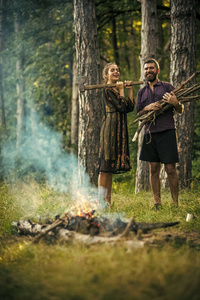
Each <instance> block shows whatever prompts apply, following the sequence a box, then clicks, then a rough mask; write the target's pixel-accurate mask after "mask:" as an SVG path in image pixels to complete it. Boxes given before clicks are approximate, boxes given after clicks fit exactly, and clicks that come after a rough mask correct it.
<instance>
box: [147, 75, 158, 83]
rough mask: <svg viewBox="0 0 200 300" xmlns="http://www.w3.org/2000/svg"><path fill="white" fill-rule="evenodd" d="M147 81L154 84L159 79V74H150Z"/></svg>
mask: <svg viewBox="0 0 200 300" xmlns="http://www.w3.org/2000/svg"><path fill="white" fill-rule="evenodd" d="M145 78H146V80H147V81H149V82H153V81H155V80H156V78H157V73H153V74H152V73H149V74H147V75H146V76H145Z"/></svg>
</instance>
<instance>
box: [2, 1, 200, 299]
mask: <svg viewBox="0 0 200 300" xmlns="http://www.w3.org/2000/svg"><path fill="white" fill-rule="evenodd" d="M74 2H75V1H74ZM80 2H81V1H79V3H80ZM89 2H90V3H92V1H88V3H89ZM94 2H95V10H96V21H97V36H98V41H99V50H100V69H101V70H102V68H103V66H104V65H105V64H106V63H107V62H110V61H115V62H116V63H118V64H119V65H120V67H121V79H122V80H128V79H130V80H139V79H140V75H141V74H140V53H141V25H142V24H141V3H140V1H136V0H120V1H118V0H115V1H111V0H95V1H94ZM148 2H151V1H148ZM179 3H180V2H179ZM0 4H1V6H0V8H1V9H0V53H1V59H0V104H1V107H0V113H1V115H0V122H1V126H0V130H1V132H0V139H1V144H0V145H1V146H0V147H1V148H0V150H1V151H0V153H1V156H0V163H1V169H0V175H1V178H0V179H1V184H0V297H1V298H2V299H6V300H7V299H9V300H10V299H15V300H17V299H34V300H35V299H42V300H45V299H48V300H49V299H54V300H55V299H59V300H60V299H73V300H74V299H92V300H93V299H100V300H102V299H104V300H106V299H108V300H110V299H119V300H121V299H127V300H128V299H130V300H131V299H133V298H134V299H136V300H137V299H138V300H141V299H142V300H145V299H170V300H177V299H178V300H179V299H181V300H184V299H186V300H187V299H194V300H196V299H199V295H200V286H199V276H200V271H199V270H200V268H199V266H200V255H199V249H200V242H199V241H200V237H199V228H200V218H199V213H200V209H199V207H200V206H199V203H200V198H199V194H200V193H199V189H200V186H199V179H200V172H199V163H200V155H199V154H200V118H199V117H200V101H197V102H196V107H195V122H194V124H195V128H194V142H193V148H192V181H191V184H190V186H189V187H188V188H186V189H181V193H180V207H179V209H178V210H177V209H173V208H172V207H171V205H170V203H171V196H170V193H169V191H166V190H165V191H162V197H163V200H164V201H163V210H162V211H156V212H155V211H153V210H152V203H153V197H152V193H151V191H145V192H141V193H139V194H138V195H135V193H134V186H135V178H136V164H137V143H133V142H132V141H131V139H132V136H133V135H134V133H135V131H136V129H137V126H138V124H135V125H134V124H133V120H134V119H135V117H136V114H135V112H132V113H130V114H129V115H128V122H129V124H128V127H129V137H130V153H131V162H132V166H133V168H132V170H131V172H129V173H126V174H125V175H120V176H117V175H116V176H115V177H114V183H113V195H112V197H113V198H112V199H113V203H112V207H111V211H110V212H109V213H108V214H107V215H108V216H109V217H113V218H115V217H116V216H117V217H119V216H120V217H126V218H130V217H132V216H133V215H134V216H135V219H136V221H139V222H140V221H142V222H151V223H152V222H172V221H180V224H179V226H177V227H173V228H170V229H171V230H170V229H163V230H160V231H159V230H157V231H156V233H154V235H153V234H152V235H151V236H152V237H153V240H154V238H155V240H154V242H152V243H150V245H148V246H147V247H144V248H139V249H135V248H131V247H127V246H125V244H124V242H123V241H122V242H121V241H120V242H119V243H118V244H117V245H115V246H112V245H110V244H107V245H99V244H97V245H94V246H93V245H92V246H89V245H87V246H85V245H82V244H73V243H71V242H70V243H67V244H62V242H61V243H56V244H53V245H52V244H51V243H50V242H49V244H46V243H39V244H38V245H34V244H33V243H32V238H31V237H22V236H19V235H18V234H17V231H16V230H15V229H14V228H13V226H12V222H13V221H17V220H19V219H24V218H29V219H30V220H31V221H33V222H35V221H37V222H38V221H39V222H44V221H45V220H46V218H47V217H48V218H54V217H55V215H57V214H60V215H62V214H63V213H64V212H66V209H69V208H70V206H71V205H73V204H74V202H73V197H71V194H73V196H75V199H79V197H80V194H81V193H82V195H81V196H83V195H84V192H85V190H81V189H79V185H78V181H77V176H75V177H74V176H73V174H74V173H75V174H76V175H77V171H78V172H79V173H78V174H79V175H80V174H81V172H80V171H81V169H79V170H77V167H78V165H77V156H78V136H77V135H75V137H76V139H74V138H72V136H73V135H72V131H73V129H74V125H73V126H72V125H71V124H72V115H73V114H72V101H73V97H74V92H73V89H74V85H75V86H76V82H75V81H76V80H75V79H76V78H77V77H78V75H85V74H76V70H75V66H76V63H74V59H75V34H74V24H73V23H74V7H73V1H72V0H57V1H53V0H34V1H32V0H20V1H15V0H6V1H3V0H1V2H0ZM199 8H200V5H199V1H196V70H199V69H200V45H199V44H200V37H199V35H200V30H199V29H200V22H199V19H200V14H199ZM157 15H158V24H159V47H158V57H157V59H158V60H159V63H160V67H161V73H160V76H159V78H160V79H161V80H165V81H169V72H170V16H169V15H170V1H167V0H163V1H161V0H158V1H157ZM86 67H87V66H86ZM101 70H100V71H101ZM189 71H190V70H188V75H189V73H190V72H189ZM186 75H187V74H186ZM197 80H198V81H199V78H197ZM75 88H76V90H78V86H76V87H75ZM138 89H139V86H138V87H134V96H135V98H136V93H137V90H138ZM76 97H77V96H76ZM101 100H102V99H101V97H100V98H99V101H101ZM91 101H92V100H91ZM101 116H102V112H101V110H99V117H101ZM185 126H187V124H185ZM189 138H190V137H189ZM83 174H84V176H86V174H85V173H84V169H83ZM84 180H85V181H86V182H89V178H88V177H87V176H86V178H84ZM196 183H197V184H196ZM85 188H86V195H88V194H87V187H86V186H85ZM89 189H90V190H91V186H90V185H89ZM68 192H70V196H69V194H68ZM94 192H95V193H96V189H95V190H94ZM100 213H101V211H100ZM105 213H107V211H106V212H105ZM187 213H192V214H194V215H195V216H196V217H197V218H196V219H193V220H192V221H191V222H186V215H187ZM107 215H106V216H107ZM139 238H142V241H143V240H146V237H145V236H144V235H143V236H142V237H139ZM150 238H151V237H150ZM135 239H136V243H137V242H138V240H137V237H135ZM147 239H148V237H147ZM139 242H140V241H139Z"/></svg>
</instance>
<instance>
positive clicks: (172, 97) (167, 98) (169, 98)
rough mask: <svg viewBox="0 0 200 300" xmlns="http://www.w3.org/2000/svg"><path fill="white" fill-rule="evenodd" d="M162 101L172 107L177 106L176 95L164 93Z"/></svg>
mask: <svg viewBox="0 0 200 300" xmlns="http://www.w3.org/2000/svg"><path fill="white" fill-rule="evenodd" d="M163 99H164V101H165V102H167V103H169V104H171V105H173V106H177V105H178V104H179V101H178V99H177V98H176V95H175V94H174V93H173V92H171V93H165V94H164V96H163Z"/></svg>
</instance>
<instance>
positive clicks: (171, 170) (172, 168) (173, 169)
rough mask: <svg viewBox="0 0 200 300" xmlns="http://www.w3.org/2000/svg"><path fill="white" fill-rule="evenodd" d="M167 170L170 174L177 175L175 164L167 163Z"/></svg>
mask: <svg viewBox="0 0 200 300" xmlns="http://www.w3.org/2000/svg"><path fill="white" fill-rule="evenodd" d="M165 171H166V173H167V175H168V176H176V175H177V172H176V166H175V164H166V165H165Z"/></svg>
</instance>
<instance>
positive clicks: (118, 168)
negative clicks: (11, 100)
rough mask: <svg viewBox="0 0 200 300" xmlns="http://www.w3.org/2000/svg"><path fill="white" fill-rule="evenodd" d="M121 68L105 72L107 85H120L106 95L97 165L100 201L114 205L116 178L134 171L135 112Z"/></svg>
mask: <svg viewBox="0 0 200 300" xmlns="http://www.w3.org/2000/svg"><path fill="white" fill-rule="evenodd" d="M119 77H120V71H119V67H118V66H117V65H116V64H115V63H109V64H107V65H106V66H105V68H104V70H103V78H104V82H105V83H108V84H113V83H115V84H116V88H113V87H106V88H104V91H103V108H104V118H103V123H102V127H101V133H100V149H99V159H98V164H97V172H98V173H99V181H98V186H99V198H100V200H102V199H103V200H105V201H106V202H108V203H109V205H110V204H111V187H112V174H119V173H123V172H127V171H130V169H131V165H130V157H129V147H128V129H127V113H128V112H131V111H133V109H134V105H135V102H134V99H133V89H132V86H131V85H130V84H131V82H129V81H127V82H126V84H124V83H123V82H121V81H118V80H119ZM124 86H125V87H126V88H127V89H128V95H129V97H128V99H126V98H125V97H124Z"/></svg>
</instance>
